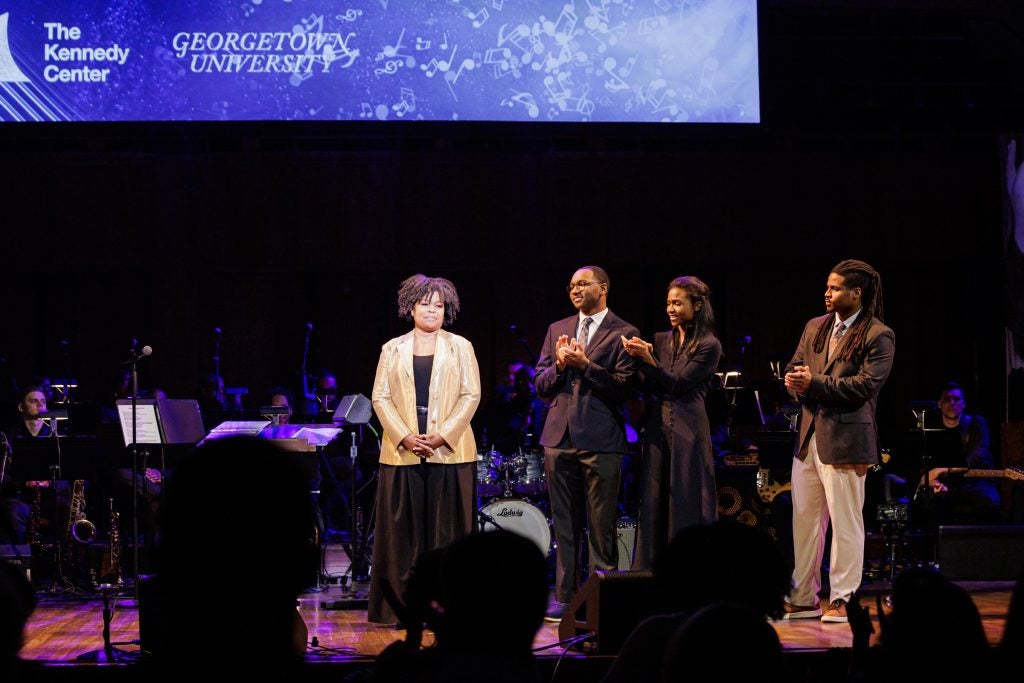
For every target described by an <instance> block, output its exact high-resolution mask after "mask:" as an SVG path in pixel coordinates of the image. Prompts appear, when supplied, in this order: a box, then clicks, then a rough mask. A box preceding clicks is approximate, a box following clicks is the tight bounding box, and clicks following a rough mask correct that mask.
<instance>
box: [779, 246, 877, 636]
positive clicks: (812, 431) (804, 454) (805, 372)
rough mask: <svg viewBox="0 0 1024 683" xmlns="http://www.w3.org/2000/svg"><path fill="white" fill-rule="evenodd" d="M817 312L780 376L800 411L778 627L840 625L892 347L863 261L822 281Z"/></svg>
mask: <svg viewBox="0 0 1024 683" xmlns="http://www.w3.org/2000/svg"><path fill="white" fill-rule="evenodd" d="M825 310H826V311H827V313H826V314H825V315H823V316H821V317H818V318H813V319H811V320H810V321H809V322H808V323H807V325H806V326H805V327H804V332H803V336H802V337H801V338H800V343H799V345H797V347H796V352H795V353H794V354H793V358H792V360H790V361H789V365H788V366H787V368H786V378H785V383H786V387H787V388H788V389H789V390H790V392H792V393H793V394H794V395H795V396H796V397H797V399H798V400H799V401H800V403H801V406H802V409H801V414H800V432H799V437H798V439H797V445H796V452H795V453H794V457H793V476H792V485H793V552H794V568H793V591H792V593H791V594H790V596H789V601H788V602H787V603H786V614H785V615H784V618H786V619H803V618H812V617H819V616H820V617H821V620H822V621H824V622H838V623H845V622H846V621H847V615H846V604H847V603H848V602H849V601H850V597H851V596H852V595H853V593H854V592H855V591H856V590H857V589H858V588H860V582H861V574H862V572H863V565H864V514H863V511H864V489H865V486H864V484H865V477H866V475H867V470H868V468H869V467H870V466H871V465H874V464H876V463H877V462H878V430H877V427H876V425H875V403H876V401H877V400H878V394H879V392H880V391H881V390H882V386H883V385H884V384H885V381H886V379H888V377H889V370H890V369H891V368H892V358H893V353H894V350H895V346H896V341H895V335H894V334H893V331H892V330H891V329H890V328H889V327H886V325H885V324H884V323H883V322H882V280H881V277H880V276H879V274H878V273H877V272H876V271H875V269H874V268H872V267H871V266H869V265H868V264H867V263H864V262H863V261H855V260H846V261H841V262H840V263H838V264H837V265H836V266H835V268H833V269H832V272H831V273H830V274H829V276H828V282H827V284H826V287H825ZM830 519H831V522H832V553H831V557H830V559H829V587H830V593H829V603H828V607H827V608H826V609H825V610H824V613H823V611H822V608H821V606H820V604H819V602H818V592H819V591H820V590H821V572H820V567H821V559H822V555H823V553H824V550H825V534H826V531H827V529H828V525H829V520H830Z"/></svg>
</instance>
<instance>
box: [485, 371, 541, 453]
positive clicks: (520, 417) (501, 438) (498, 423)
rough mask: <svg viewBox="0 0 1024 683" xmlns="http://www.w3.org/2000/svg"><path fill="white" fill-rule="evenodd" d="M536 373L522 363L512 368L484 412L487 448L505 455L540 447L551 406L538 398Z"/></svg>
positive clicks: (496, 389)
mask: <svg viewBox="0 0 1024 683" xmlns="http://www.w3.org/2000/svg"><path fill="white" fill-rule="evenodd" d="M535 374H536V371H535V370H534V369H533V367H532V366H530V365H527V364H526V363H522V362H518V361H517V362H511V363H509V364H508V374H507V375H506V378H505V383H504V384H502V385H499V386H498V387H496V388H495V390H494V393H493V394H492V396H491V398H490V400H488V402H487V404H486V405H485V406H484V408H483V409H482V410H481V411H480V417H481V420H480V422H482V427H483V430H486V431H483V430H482V433H484V434H486V440H487V445H489V446H493V447H494V449H495V450H497V451H498V452H499V453H504V454H505V455H508V454H511V453H515V452H516V451H518V450H519V449H520V448H523V449H529V448H532V447H534V446H536V445H537V443H538V439H539V438H540V432H541V430H542V429H543V428H544V418H545V417H546V416H547V404H546V403H544V401H542V400H540V399H539V398H537V390H536V388H535V387H534V385H533V377H534V375H535Z"/></svg>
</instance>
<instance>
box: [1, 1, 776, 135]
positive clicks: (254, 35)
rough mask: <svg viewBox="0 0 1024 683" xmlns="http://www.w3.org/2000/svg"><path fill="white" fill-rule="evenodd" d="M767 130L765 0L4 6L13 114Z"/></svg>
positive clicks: (6, 108)
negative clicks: (761, 58) (760, 37)
mask: <svg viewBox="0 0 1024 683" xmlns="http://www.w3.org/2000/svg"><path fill="white" fill-rule="evenodd" d="M303 119H309V120H335V119H338V120H360V119H362V120H417V119H422V120H431V121H437V120H442V121H451V120H462V121H574V122H579V121H640V122H715V123H757V122H758V121H759V120H760V104H759V91H758V45H757V3H756V0H570V1H566V0H561V1H555V2H543V1H537V0H353V1H351V2H338V1H337V0H231V1H224V0H174V1H167V2H159V1H157V0H148V1H147V0H121V1H117V0H114V1H111V2H90V1H88V0H77V1H76V2H73V3H69V2H67V0H19V1H17V2H4V1H3V0H0V120H3V121H210V120H214V121H216V120H225V121H228V120H236V121H241V120H303Z"/></svg>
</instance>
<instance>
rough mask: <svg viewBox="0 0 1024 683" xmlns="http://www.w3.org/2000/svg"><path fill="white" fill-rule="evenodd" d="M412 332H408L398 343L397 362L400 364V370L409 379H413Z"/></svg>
mask: <svg viewBox="0 0 1024 683" xmlns="http://www.w3.org/2000/svg"><path fill="white" fill-rule="evenodd" d="M412 347H413V343H412V334H409V335H408V336H407V337H406V338H405V339H403V340H402V341H401V343H400V344H399V345H398V364H399V365H401V366H402V371H403V372H404V373H405V376H406V377H407V378H408V379H409V381H410V382H411V381H413V375H412Z"/></svg>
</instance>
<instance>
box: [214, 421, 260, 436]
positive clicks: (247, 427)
mask: <svg viewBox="0 0 1024 683" xmlns="http://www.w3.org/2000/svg"><path fill="white" fill-rule="evenodd" d="M268 425H270V420H227V421H226V422H221V423H220V424H219V425H217V426H216V427H214V428H213V429H212V430H210V434H209V436H216V437H221V436H258V435H259V433H260V432H262V431H263V429H264V428H265V427H267V426H268Z"/></svg>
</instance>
